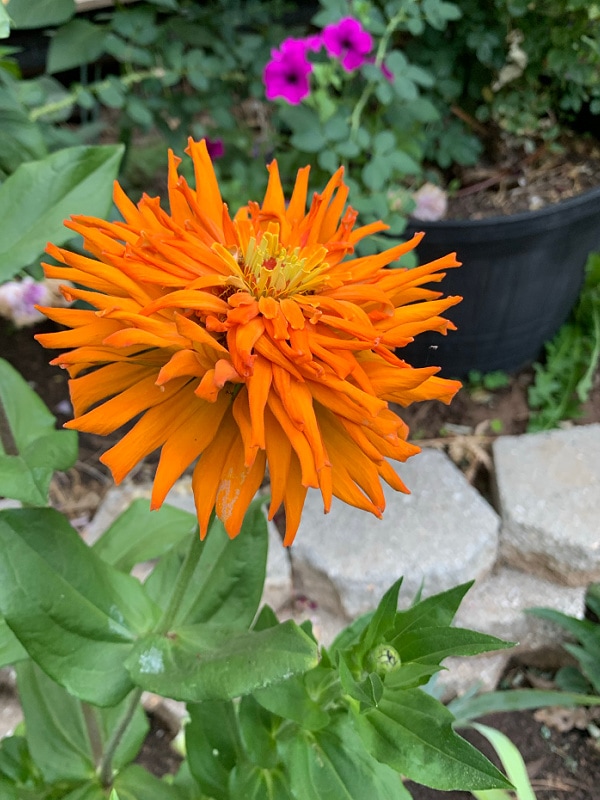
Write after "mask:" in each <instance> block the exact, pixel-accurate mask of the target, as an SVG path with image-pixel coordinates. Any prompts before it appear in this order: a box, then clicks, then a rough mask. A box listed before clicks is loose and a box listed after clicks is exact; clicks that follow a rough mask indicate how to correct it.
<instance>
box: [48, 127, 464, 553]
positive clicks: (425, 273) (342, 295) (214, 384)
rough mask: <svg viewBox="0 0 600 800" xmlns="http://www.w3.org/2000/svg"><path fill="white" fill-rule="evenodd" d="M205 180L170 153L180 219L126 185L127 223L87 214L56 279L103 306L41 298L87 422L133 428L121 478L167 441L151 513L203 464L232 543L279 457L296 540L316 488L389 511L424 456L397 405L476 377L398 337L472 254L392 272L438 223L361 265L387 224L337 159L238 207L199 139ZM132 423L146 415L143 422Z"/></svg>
mask: <svg viewBox="0 0 600 800" xmlns="http://www.w3.org/2000/svg"><path fill="white" fill-rule="evenodd" d="M187 152H188V154H189V155H190V156H191V158H192V160H193V164H194V170H195V176H196V188H195V189H193V188H192V187H190V186H189V185H188V183H187V181H186V180H185V179H184V178H183V177H179V175H178V172H177V167H178V164H179V159H177V158H176V157H175V156H174V155H173V154H172V153H170V154H169V176H168V194H169V203H170V213H167V212H166V211H165V210H163V209H162V208H161V205H160V200H159V199H158V198H150V197H148V196H146V195H145V196H144V197H143V198H142V200H141V201H140V202H139V203H138V204H137V205H134V204H133V203H132V202H131V201H130V200H129V199H128V198H127V196H126V195H125V194H124V192H123V191H122V189H121V188H120V186H119V185H118V184H115V193H114V199H115V203H116V205H117V207H118V209H119V210H120V212H121V215H122V218H123V219H122V221H120V222H107V221H104V220H101V219H97V218H95V217H83V216H76V217H73V218H72V219H71V220H70V221H69V222H67V223H66V224H67V226H68V227H69V228H71V229H72V230H73V231H74V232H76V233H79V234H81V236H82V237H83V243H84V247H85V250H86V251H87V253H88V254H87V255H82V254H79V253H74V252H70V251H69V250H66V249H61V248H58V247H56V246H54V245H49V246H48V252H49V253H50V255H51V256H52V257H53V258H54V259H55V260H56V261H57V262H58V263H57V264H46V265H44V266H45V272H46V275H47V276H48V277H49V278H55V279H59V280H66V281H69V282H70V285H68V286H67V285H65V286H64V287H63V293H64V295H65V297H66V298H67V299H68V300H82V301H85V303H86V304H87V307H86V308H61V309H57V308H43V309H42V310H43V311H44V313H45V314H46V315H47V316H48V317H49V318H50V319H53V320H55V321H56V322H57V323H59V324H61V325H64V326H66V327H67V328H68V330H62V331H59V332H57V333H47V334H41V335H38V337H37V338H38V340H39V341H40V342H41V343H42V344H43V345H44V346H46V347H51V348H62V349H65V351H66V352H64V353H62V354H61V355H59V356H58V357H57V358H56V359H54V362H53V363H55V364H58V365H60V366H62V367H64V368H65V369H67V370H68V371H69V374H70V381H69V386H70V392H71V399H72V403H73V408H74V419H73V420H72V421H70V422H68V423H67V425H66V427H68V428H74V429H76V430H79V431H86V432H91V433H96V434H100V435H106V434H112V433H114V432H115V431H117V430H118V429H119V428H121V426H123V425H125V424H126V423H129V424H130V427H129V429H128V430H126V432H125V433H123V434H122V436H121V438H120V439H119V440H118V441H117V442H116V444H114V445H113V446H112V447H111V448H110V449H109V450H108V451H107V452H106V453H104V455H103V456H102V457H101V460H102V461H103V463H105V464H106V465H107V466H108V467H109V468H110V469H111V471H112V473H113V476H114V478H115V480H116V481H117V482H119V481H121V480H122V479H123V478H124V477H125V476H126V475H127V473H128V472H129V471H130V470H131V469H132V468H133V467H134V466H135V465H136V464H137V463H138V462H139V461H140V460H142V459H143V458H145V457H146V456H148V455H149V454H150V453H152V452H153V451H155V450H160V458H159V461H158V466H157V468H156V474H155V478H154V485H153V492H152V499H151V505H152V507H153V508H158V507H159V506H160V505H161V504H162V502H163V501H164V499H165V497H166V495H167V493H168V491H169V490H170V489H171V487H172V486H173V484H174V482H175V481H176V480H177V479H178V478H179V477H180V476H181V475H182V473H183V472H184V471H185V470H186V469H187V468H188V467H190V466H191V465H194V469H193V478H192V489H193V492H194V500H195V504H196V510H197V514H198V520H199V526H200V533H201V535H202V536H204V535H206V532H207V529H208V524H209V519H210V516H211V513H212V511H213V509H214V510H216V513H217V515H218V516H219V518H220V519H221V520H222V521H223V524H224V525H225V529H226V530H227V532H228V533H229V535H230V536H235V535H236V534H237V533H238V532H239V530H240V528H241V525H242V521H243V518H244V514H245V512H246V510H247V508H248V505H249V504H250V502H251V501H252V499H253V497H254V495H255V493H256V491H257V490H258V488H259V487H260V486H261V484H262V482H263V480H264V477H265V473H266V470H267V468H268V473H269V478H270V486H271V504H270V508H269V514H270V516H271V517H272V516H273V515H274V514H275V513H276V512H277V510H278V509H279V508H280V506H281V505H282V504H283V506H284V508H285V515H286V534H285V543H286V544H290V543H291V542H292V540H293V538H294V536H295V534H296V530H297V528H298V525H299V522H300V517H301V512H302V507H303V504H304V500H305V497H306V493H307V491H308V489H309V488H314V489H317V490H319V491H320V493H321V495H322V498H323V505H324V510H325V511H328V510H329V508H330V506H331V501H332V497H334V496H335V497H338V498H339V499H341V500H342V501H344V502H346V503H349V504H350V505H352V506H355V507H356V508H360V509H364V510H367V511H370V512H371V513H373V514H375V515H376V516H378V517H380V516H381V515H382V513H383V510H384V507H385V500H384V496H383V490H382V487H381V480H382V479H383V480H384V481H386V482H387V483H388V484H389V485H391V486H392V487H393V488H394V489H396V490H399V491H407V490H406V487H405V486H404V484H403V483H402V481H401V480H400V478H399V477H398V475H397V474H396V472H395V471H394V469H393V468H392V466H391V464H390V463H389V459H395V460H397V461H405V460H406V459H407V458H408V457H410V456H412V455H413V454H415V453H417V452H418V450H419V448H418V447H416V446H415V445H413V444H410V443H409V442H407V435H408V430H407V427H406V425H405V424H404V422H403V421H402V420H401V419H400V417H399V416H398V415H397V414H396V413H394V411H393V410H392V409H391V408H390V405H389V404H390V403H397V404H400V405H404V406H406V405H409V404H410V403H412V402H415V401H419V400H426V399H433V398H436V399H440V400H443V401H444V402H449V401H450V399H451V398H452V396H453V395H454V394H455V392H456V391H457V389H458V388H459V386H460V384H458V383H457V382H456V381H448V380H444V379H442V378H439V377H437V375H436V374H435V373H436V372H437V371H438V369H437V368H436V367H427V368H424V369H413V368H412V367H410V366H409V365H408V364H407V363H406V362H405V361H403V360H401V359H400V358H399V357H398V356H397V355H396V350H397V348H400V347H402V346H403V345H405V344H407V343H408V342H410V341H412V339H413V337H414V336H415V335H417V334H418V333H420V332H421V331H425V330H437V331H440V332H442V333H445V332H446V331H447V330H448V329H451V328H452V327H453V326H452V324H451V323H450V322H449V321H448V320H446V319H444V317H443V316H442V314H443V313H444V312H445V310H446V309H447V308H449V307H450V306H451V305H453V304H454V303H456V302H458V301H459V300H460V298H456V297H446V298H442V297H441V293H439V292H435V291H432V290H431V289H427V288H424V284H426V283H428V282H430V281H434V282H435V281H439V280H441V278H442V277H443V275H444V273H443V270H444V269H446V268H448V267H454V266H457V261H456V259H455V257H454V255H449V256H446V257H445V258H442V259H439V260H438V261H435V262H433V263H431V264H424V265H422V266H420V267H418V268H415V269H412V270H405V269H396V270H390V269H387V266H388V265H389V264H391V263H392V262H393V261H395V260H396V259H398V258H400V257H401V256H402V255H403V254H404V253H406V252H408V251H409V250H411V249H412V248H413V247H415V245H416V244H417V243H418V242H419V240H420V238H421V236H422V235H421V234H419V235H417V236H415V237H414V238H413V239H412V240H411V241H410V242H407V243H406V244H400V245H397V246H395V247H392V248H390V249H389V250H386V251H385V252H382V253H379V254H377V255H371V256H364V257H354V248H355V245H356V243H357V242H358V241H360V240H361V239H363V238H364V237H365V236H368V235H369V234H372V233H376V232H379V231H382V230H384V229H385V228H386V226H385V225H384V224H383V223H382V222H375V223H371V224H370V225H366V226H363V227H359V228H355V227H354V226H355V223H356V219H357V214H356V212H355V211H354V210H353V209H352V208H351V207H347V206H346V201H347V196H348V189H347V186H346V185H345V184H344V181H343V170H341V169H340V170H338V171H337V172H336V173H335V174H334V175H333V177H332V178H331V179H330V181H329V182H328V184H327V186H326V187H325V189H324V190H323V191H322V192H321V193H317V194H315V195H314V196H313V197H312V200H311V201H310V204H309V205H308V208H307V201H308V174H309V169H308V167H306V168H304V169H301V170H300V171H299V173H298V176H297V179H296V183H295V186H294V189H293V192H292V194H291V197H290V198H289V202H288V201H287V200H286V198H285V196H284V193H283V189H282V185H281V181H280V178H279V173H278V168H277V163H276V162H273V163H272V164H270V165H269V167H268V169H269V182H268V186H267V190H266V194H265V197H264V199H263V201H262V203H260V204H259V203H257V202H249V203H248V205H247V206H245V207H243V208H241V209H240V210H239V211H238V212H237V213H236V214H235V216H234V217H231V216H230V214H229V210H228V208H227V205H226V204H224V203H223V201H222V199H221V194H220V191H219V187H218V183H217V179H216V176H215V173H214V170H213V167H212V163H211V160H210V157H209V155H208V151H207V147H206V143H205V142H204V141H202V142H194V141H192V140H190V142H189V147H188V151H187ZM131 423H133V424H131Z"/></svg>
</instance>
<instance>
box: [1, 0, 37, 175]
mask: <svg viewBox="0 0 600 800" xmlns="http://www.w3.org/2000/svg"><path fill="white" fill-rule="evenodd" d="M1 5H2V4H1V3H0V6H1ZM0 115H1V117H2V151H1V152H0V169H2V171H3V172H5V173H7V174H10V173H12V172H14V171H15V170H16V169H17V167H18V166H19V165H20V164H22V163H23V162H24V161H31V160H33V159H38V158H44V156H46V155H47V153H48V147H47V145H46V142H45V140H44V136H43V134H42V130H41V128H40V126H39V125H37V124H36V123H35V122H32V121H31V120H30V119H29V115H28V113H27V111H26V109H25V108H24V107H23V105H22V104H21V102H20V101H19V100H18V99H17V97H16V94H15V93H14V92H11V91H10V90H9V89H8V88H7V87H2V86H0Z"/></svg>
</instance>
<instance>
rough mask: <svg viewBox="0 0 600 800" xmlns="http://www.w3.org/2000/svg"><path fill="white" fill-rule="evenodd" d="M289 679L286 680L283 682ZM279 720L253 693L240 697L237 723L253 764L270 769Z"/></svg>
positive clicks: (273, 762)
mask: <svg viewBox="0 0 600 800" xmlns="http://www.w3.org/2000/svg"><path fill="white" fill-rule="evenodd" d="M289 682H290V681H286V682H285V684H286V685H287V683H289ZM280 722H281V720H280V719H279V718H278V717H276V716H274V715H273V714H272V713H271V712H270V711H267V709H266V708H263V707H262V706H261V705H260V704H259V703H258V702H257V701H256V700H255V699H254V696H253V695H250V694H247V695H246V696H245V697H242V699H241V701H240V704H239V706H238V725H239V730H240V736H241V739H242V741H243V743H244V750H245V751H246V754H247V756H248V758H249V759H250V761H251V762H252V764H253V765H255V766H257V767H261V768H263V769H272V768H273V767H274V766H276V764H277V762H278V760H279V758H278V755H277V728H278V727H279V723H280Z"/></svg>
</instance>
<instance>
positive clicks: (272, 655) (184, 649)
mask: <svg viewBox="0 0 600 800" xmlns="http://www.w3.org/2000/svg"><path fill="white" fill-rule="evenodd" d="M316 663H317V647H316V644H315V643H314V642H313V640H312V639H310V637H309V636H307V635H306V634H305V633H304V631H302V630H300V628H299V627H298V626H297V625H296V624H295V623H294V622H292V621H291V620H288V621H287V622H283V623H281V624H280V625H278V626H277V627H275V628H268V629H267V630H264V631H259V632H255V631H250V632H246V633H240V632H239V630H238V629H237V628H232V627H217V626H215V625H212V624H210V625H192V626H188V627H183V628H179V629H172V630H171V631H170V632H169V633H168V634H167V635H166V636H160V635H158V634H150V635H148V636H145V637H143V638H141V639H140V640H139V641H138V642H137V643H136V645H135V646H134V648H133V650H132V652H131V654H130V655H129V656H128V657H127V659H126V662H125V666H126V667H127V669H128V670H129V674H130V675H131V678H132V680H133V681H134V683H136V684H137V685H138V686H141V687H142V688H143V689H147V690H148V691H151V692H156V693H157V694H161V695H164V696H166V697H172V698H174V699H176V700H185V701H188V702H196V701H200V700H226V699H229V698H233V697H239V696H240V695H244V694H249V693H250V692H253V691H254V690H256V689H258V688H260V687H264V686H269V685H270V684H272V683H276V682H277V681H281V680H285V679H286V678H288V677H290V676H292V675H295V674H297V673H299V672H306V671H307V670H309V669H311V668H312V667H314V666H315V665H316Z"/></svg>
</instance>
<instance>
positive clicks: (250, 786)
mask: <svg viewBox="0 0 600 800" xmlns="http://www.w3.org/2000/svg"><path fill="white" fill-rule="evenodd" d="M290 796H291V795H290V787H289V785H288V783H287V780H286V779H285V777H284V775H283V773H282V772H281V771H278V770H267V769H261V768H260V767H256V766H254V765H253V764H248V763H246V762H242V763H241V764H236V766H235V767H234V768H233V770H232V771H231V774H230V776H229V800H289V798H290Z"/></svg>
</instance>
